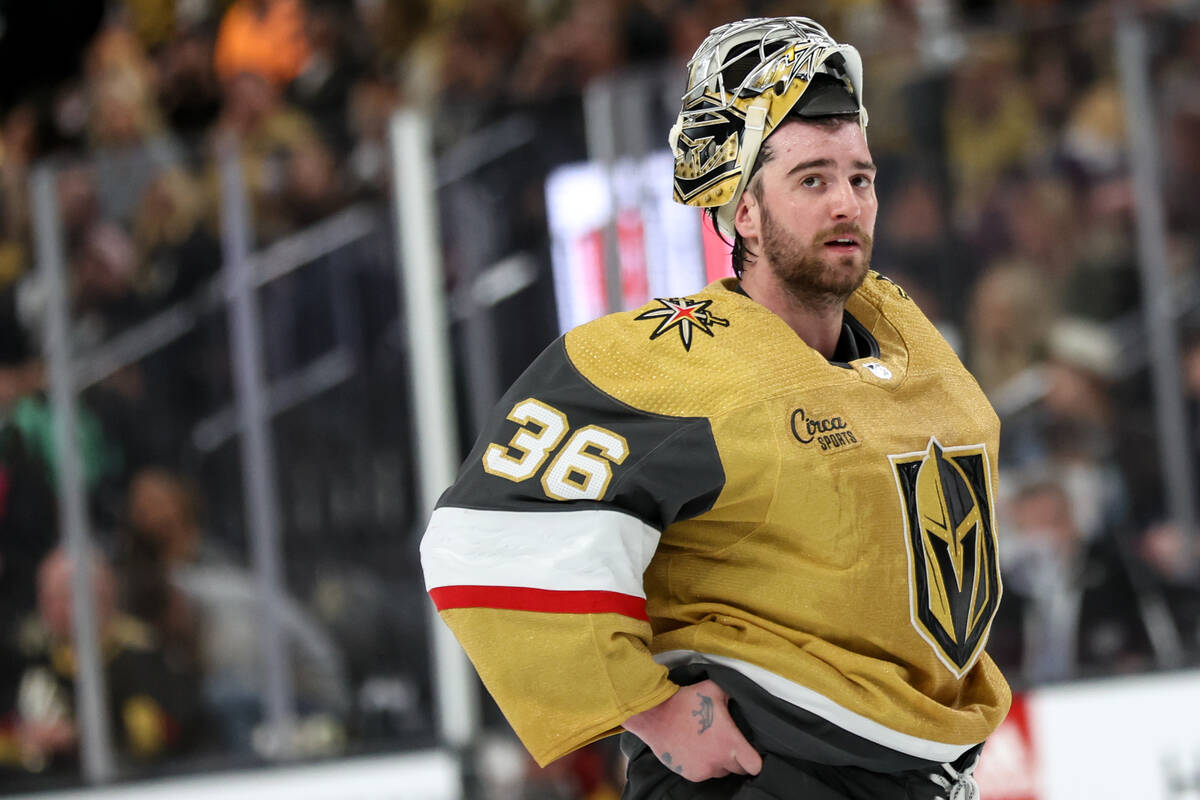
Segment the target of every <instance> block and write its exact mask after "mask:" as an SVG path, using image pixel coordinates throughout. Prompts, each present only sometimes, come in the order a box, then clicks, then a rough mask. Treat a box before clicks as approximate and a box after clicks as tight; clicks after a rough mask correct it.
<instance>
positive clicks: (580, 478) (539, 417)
mask: <svg viewBox="0 0 1200 800" xmlns="http://www.w3.org/2000/svg"><path fill="white" fill-rule="evenodd" d="M508 419H510V420H512V421H513V422H515V423H517V424H518V425H520V426H521V427H520V428H518V430H517V432H516V434H515V435H514V436H513V437H512V439H511V440H510V441H509V443H508V445H507V446H505V445H499V444H496V443H494V442H493V443H492V444H489V445H488V446H487V449H486V450H485V451H484V452H483V469H484V470H485V471H486V472H488V473H490V474H492V475H496V476H498V477H501V478H507V479H508V480H510V481H513V482H514V483H520V482H521V481H525V480H528V479H530V478H532V477H533V476H534V475H536V474H537V473H538V471H539V470H542V465H543V464H545V463H546V459H548V458H550V457H551V456H552V455H553V456H554V457H553V459H551V461H550V465H549V466H547V467H546V469H545V470H542V481H541V483H542V489H543V490H544V491H545V492H546V495H547V496H548V497H552V498H554V499H555V500H599V499H600V498H601V497H603V496H604V493H605V492H606V491H607V490H608V482H609V481H610V480H612V467H613V464H620V463H621V462H623V461H624V460H625V456H627V455H628V454H629V443H628V442H626V441H625V437H624V436H621V435H620V434H619V433H614V432H613V431H610V430H609V429H608V428H601V427H599V426H598V425H587V426H585V427H582V428H579V429H577V430H575V431H574V432H571V437H570V438H569V439H567V443H566V444H565V445H563V447H562V449H558V446H559V444H560V443H561V442H562V440H563V437H565V436H566V435H567V433H568V432H570V431H571V428H570V425H569V424H568V422H567V415H566V414H564V413H562V412H561V411H559V410H558V409H557V408H554V407H552V406H548V405H546V404H545V403H543V402H541V401H540V400H535V399H533V398H532V397H530V398H527V399H525V400H522V401H521V402H519V403H517V404H516V405H515V406H513V407H512V411H510V412H508ZM556 450H557V454H556V453H555V451H556ZM514 452H515V453H518V454H519V455H517V456H513V455H512V454H513V453H514Z"/></svg>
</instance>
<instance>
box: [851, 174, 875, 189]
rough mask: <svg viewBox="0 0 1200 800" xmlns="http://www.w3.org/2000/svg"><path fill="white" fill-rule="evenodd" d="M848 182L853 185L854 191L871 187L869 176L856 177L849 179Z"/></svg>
mask: <svg viewBox="0 0 1200 800" xmlns="http://www.w3.org/2000/svg"><path fill="white" fill-rule="evenodd" d="M850 182H851V183H852V184H854V187H855V188H856V189H867V188H869V187H870V186H871V176H870V175H856V176H854V177H853V178H852V179H851V181H850Z"/></svg>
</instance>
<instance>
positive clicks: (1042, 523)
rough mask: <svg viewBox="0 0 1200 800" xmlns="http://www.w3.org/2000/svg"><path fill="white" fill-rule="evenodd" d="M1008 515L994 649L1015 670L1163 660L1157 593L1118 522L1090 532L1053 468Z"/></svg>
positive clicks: (1101, 670) (1038, 673)
mask: <svg viewBox="0 0 1200 800" xmlns="http://www.w3.org/2000/svg"><path fill="white" fill-rule="evenodd" d="M1013 478H1016V476H1011V477H1010V480H1011V479H1013ZM1004 512H1006V513H1004ZM1002 517H1007V522H1008V524H1006V525H1003V526H1002V529H1004V530H1007V531H1008V532H1009V533H1008V540H1007V541H1006V542H1004V543H1003V546H1002V547H1001V549H1000V554H1001V559H1002V561H1001V568H1002V575H1003V578H1004V602H1003V603H1001V609H1000V613H999V614H998V615H997V617H996V623H995V624H994V625H993V628H992V640H991V641H990V642H989V644H988V652H989V653H991V654H992V657H993V658H995V659H996V661H997V663H998V664H1000V666H1001V667H1002V668H1005V669H1006V672H1007V674H1009V675H1011V676H1013V677H1014V678H1017V677H1018V675H1019V676H1020V677H1021V678H1023V679H1024V681H1025V682H1026V683H1032V684H1039V683H1046V682H1052V681H1062V680H1068V679H1071V678H1079V677H1084V676H1088V675H1097V674H1106V673H1109V672H1113V671H1115V672H1133V671H1137V670H1144V669H1146V668H1148V667H1150V666H1152V665H1153V664H1154V658H1155V653H1154V650H1153V647H1152V645H1151V640H1150V634H1149V633H1148V629H1147V626H1146V623H1145V619H1146V616H1145V615H1146V612H1147V606H1148V603H1150V602H1153V597H1151V596H1149V595H1147V594H1145V593H1143V592H1142V591H1140V589H1141V588H1142V587H1140V586H1137V584H1136V583H1135V580H1136V578H1135V576H1134V575H1133V573H1132V572H1131V567H1130V564H1129V563H1128V555H1129V554H1128V553H1127V552H1125V551H1124V549H1123V548H1122V547H1121V544H1120V542H1119V539H1118V537H1117V535H1116V534H1115V532H1114V531H1112V530H1107V531H1105V532H1104V533H1103V534H1101V535H1099V536H1097V537H1095V538H1094V539H1092V540H1091V541H1088V539H1087V538H1086V537H1085V536H1084V533H1083V531H1082V530H1081V529H1080V527H1079V525H1078V523H1077V522H1076V518H1075V515H1074V513H1073V511H1072V504H1071V498H1070V496H1069V494H1068V493H1067V490H1066V489H1065V488H1064V487H1063V486H1062V485H1061V484H1060V483H1059V482H1058V481H1057V479H1056V478H1053V477H1032V478H1029V479H1027V482H1026V484H1025V485H1024V486H1023V487H1021V488H1020V489H1019V490H1018V491H1017V492H1016V493H1015V496H1014V497H1013V498H1012V500H1011V501H1010V503H1009V504H1008V507H1007V509H1002Z"/></svg>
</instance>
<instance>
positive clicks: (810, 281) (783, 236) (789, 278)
mask: <svg viewBox="0 0 1200 800" xmlns="http://www.w3.org/2000/svg"><path fill="white" fill-rule="evenodd" d="M762 231H763V233H762V251H763V254H764V255H765V256H766V257H767V258H768V259H769V260H770V263H771V267H772V269H773V270H774V271H775V275H776V277H777V278H778V279H779V282H780V284H781V285H782V286H783V287H784V289H786V290H787V291H788V293H789V294H791V295H792V296H793V297H795V298H796V299H797V300H798V301H800V302H801V303H802V304H804V305H806V306H809V307H812V308H828V307H831V306H840V305H843V304H844V303H845V302H846V299H847V298H849V297H850V295H852V294H854V292H855V290H856V289H858V287H859V286H862V282H863V281H864V280H865V279H866V277H867V270H868V269H869V268H870V264H871V245H872V243H873V242H874V240H873V239H872V238H871V236H869V235H868V234H867V232H866V231H864V230H863V229H862V228H861V227H859V225H858V224H857V223H854V222H839V223H838V224H837V225H834V226H832V227H830V228H828V229H826V230H823V231H820V232H818V233H817V235H816V236H814V237H813V238H812V241H811V242H809V243H808V244H805V243H803V242H801V241H800V239H799V238H798V237H796V236H794V235H792V233H791V232H789V231H788V230H786V229H785V228H784V227H783V226H781V225H779V224H778V223H776V221H775V218H774V217H772V216H771V214H770V212H769V211H768V210H767V207H766V205H763V206H762ZM846 235H853V236H854V237H855V238H857V239H858V242H859V244H860V245H861V248H860V252H858V253H854V254H847V255H835V254H831V253H827V252H825V242H828V241H830V240H831V239H835V238H837V237H838V236H846Z"/></svg>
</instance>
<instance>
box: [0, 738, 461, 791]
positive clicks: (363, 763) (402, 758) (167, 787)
mask: <svg viewBox="0 0 1200 800" xmlns="http://www.w3.org/2000/svg"><path fill="white" fill-rule="evenodd" d="M15 797H16V800H117V798H120V800H212V798H220V800H459V772H458V766H457V764H456V763H455V761H454V759H453V758H451V757H450V755H449V754H447V753H445V752H442V751H437V750H429V751H422V752H419V753H406V754H404V755H398V756H386V757H376V758H351V759H345V760H341V761H336V762H330V763H326V764H313V765H307V766H296V767H272V768H269V769H261V770H255V771H253V772H232V773H229V772H227V773H220V774H215V775H193V776H188V777H186V778H171V779H165V780H153V781H143V782H139V783H129V784H116V785H112V786H107V787H101V788H95V789H77V790H71V791H64V792H38V793H37V794H29V795H18V796H15Z"/></svg>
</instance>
